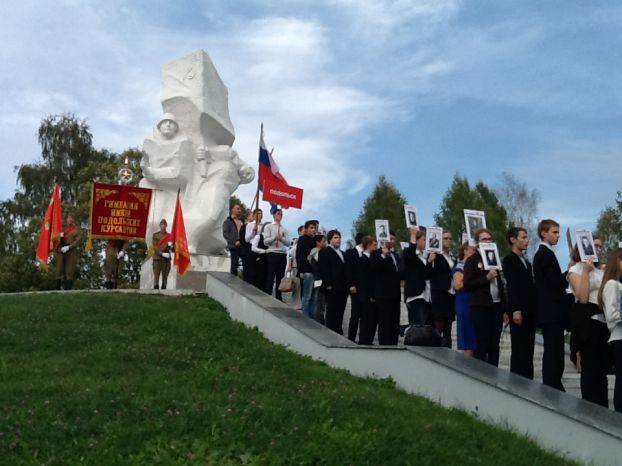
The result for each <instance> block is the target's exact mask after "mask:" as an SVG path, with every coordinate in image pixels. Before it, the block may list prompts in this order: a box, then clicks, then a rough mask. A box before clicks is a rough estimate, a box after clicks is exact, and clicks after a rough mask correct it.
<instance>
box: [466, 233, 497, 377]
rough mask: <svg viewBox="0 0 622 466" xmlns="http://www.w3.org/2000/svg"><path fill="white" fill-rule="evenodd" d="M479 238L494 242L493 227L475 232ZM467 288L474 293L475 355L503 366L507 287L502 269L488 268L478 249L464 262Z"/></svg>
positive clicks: (472, 300) (484, 241) (471, 300)
mask: <svg viewBox="0 0 622 466" xmlns="http://www.w3.org/2000/svg"><path fill="white" fill-rule="evenodd" d="M475 241H476V242H477V244H479V243H492V233H491V232H490V230H487V229H485V228H481V229H479V230H477V231H476V232H475ZM463 289H464V291H467V292H469V293H471V298H470V305H471V318H472V319H473V325H474V327H475V337H476V339H477V342H476V348H475V352H474V354H473V356H475V357H476V358H477V359H480V360H482V361H484V362H487V363H489V364H492V365H493V366H499V341H500V339H501V330H502V327H503V314H504V308H503V301H504V290H503V281H502V280H501V274H500V273H499V271H498V270H496V269H492V270H488V271H487V270H484V265H483V261H482V256H481V255H480V253H479V252H476V253H475V254H473V255H472V256H471V257H469V258H468V259H467V261H466V262H465V264H464V288H463Z"/></svg>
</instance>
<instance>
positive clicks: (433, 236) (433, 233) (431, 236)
mask: <svg viewBox="0 0 622 466" xmlns="http://www.w3.org/2000/svg"><path fill="white" fill-rule="evenodd" d="M442 237H443V229H442V228H441V227H428V228H427V230H426V235H425V249H426V251H429V252H442V251H443V249H442V247H441V238H442Z"/></svg>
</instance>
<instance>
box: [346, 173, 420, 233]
mask: <svg viewBox="0 0 622 466" xmlns="http://www.w3.org/2000/svg"><path fill="white" fill-rule="evenodd" d="M404 204H407V201H406V198H405V197H404V196H403V195H402V194H401V193H400V192H399V191H398V190H397V188H396V187H395V186H394V185H393V183H390V182H389V181H387V179H386V178H385V177H384V176H380V177H379V178H378V182H377V183H376V186H375V187H374V190H373V191H372V193H371V194H370V195H369V197H368V198H367V199H365V202H364V203H363V208H362V209H361V212H360V214H359V216H358V218H357V219H356V220H355V221H354V223H353V224H352V237H354V236H355V235H356V233H359V232H360V233H364V234H366V235H372V236H373V235H374V234H375V231H376V226H375V223H374V220H375V219H386V220H388V221H389V227H390V228H391V230H392V231H394V232H395V235H396V237H397V240H398V241H408V239H409V238H410V235H409V233H408V229H407V228H406V222H405V220H404Z"/></svg>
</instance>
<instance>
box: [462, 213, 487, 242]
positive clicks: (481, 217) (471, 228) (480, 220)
mask: <svg viewBox="0 0 622 466" xmlns="http://www.w3.org/2000/svg"><path fill="white" fill-rule="evenodd" d="M464 224H465V225H466V231H467V234H468V235H469V238H471V239H475V232H476V231H477V230H479V229H481V228H486V213H485V212H484V211H483V210H469V209H464Z"/></svg>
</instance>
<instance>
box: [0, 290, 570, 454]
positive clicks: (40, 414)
mask: <svg viewBox="0 0 622 466" xmlns="http://www.w3.org/2000/svg"><path fill="white" fill-rule="evenodd" d="M0 323H1V324H0V464H7V465H12V466H13V465H20V464H37V465H38V464H45V465H48V466H49V465H56V464H58V465H60V464H63V465H64V464H97V465H106V464H149V465H157V464H163V465H170V464H219V465H227V464H314V465H316V464H317V465H319V464H344V465H347V464H355V465H361V464H373V465H397V464H418V465H425V464H433V465H452V464H465V465H467V464H491V465H492V464H494V465H498V464H504V465H511V464H520V465H525V464H538V465H548V464H565V463H566V462H565V461H564V460H563V459H561V458H559V457H555V456H554V455H551V454H549V453H546V452H543V451H542V450H540V449H539V448H537V447H536V446H535V445H534V444H533V443H532V442H530V441H528V440H527V439H525V438H521V437H518V436H517V435H514V434H512V433H510V432H507V431H503V430H500V429H497V428H494V427H492V426H490V425H487V424H485V423H483V422H480V421H478V420H476V419H474V418H473V417H471V416H469V415H467V414H466V413H464V412H461V411H457V410H448V409H444V408H441V407H439V406H437V405H435V404H433V403H431V402H429V401H427V400H425V399H422V398H418V397H415V396H411V395H408V394H406V393H404V392H402V391H400V390H397V389H395V388H394V386H393V384H392V383H391V382H390V381H378V380H367V379H360V378H356V377H352V376H350V375H349V374H347V373H346V372H344V371H338V370H334V369H331V368H329V367H327V366H326V365H324V364H321V363H318V362H314V361H312V360H310V359H308V358H304V357H301V356H298V355H295V354H292V353H289V352H287V351H286V350H285V349H283V348H281V347H279V346H276V345H274V344H272V343H270V342H269V341H267V340H265V339H264V338H263V337H262V336H261V335H260V334H259V333H258V332H257V331H253V330H249V329H246V328H245V327H244V326H242V325H241V324H238V323H234V322H232V321H231V320H230V319H229V316H228V315H227V313H226V312H225V311H224V310H223V308H222V307H221V306H220V305H219V304H218V303H216V302H215V301H212V300H210V299H208V298H204V297H202V298H198V297H195V298H165V297H158V296H141V295H115V294H91V295H88V294H65V295H60V294H58V295H49V294H47V295H33V296H2V297H0Z"/></svg>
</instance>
